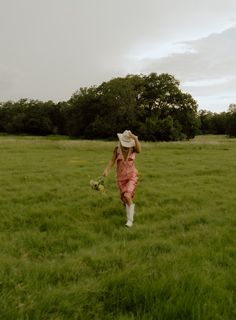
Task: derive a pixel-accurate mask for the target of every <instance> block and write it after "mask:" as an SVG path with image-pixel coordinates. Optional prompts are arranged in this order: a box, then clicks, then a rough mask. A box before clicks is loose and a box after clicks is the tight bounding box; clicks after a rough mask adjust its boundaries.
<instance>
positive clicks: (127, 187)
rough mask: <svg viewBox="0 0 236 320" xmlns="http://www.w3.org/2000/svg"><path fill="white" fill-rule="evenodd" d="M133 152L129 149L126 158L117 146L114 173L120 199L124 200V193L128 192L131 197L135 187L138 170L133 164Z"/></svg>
mask: <svg viewBox="0 0 236 320" xmlns="http://www.w3.org/2000/svg"><path fill="white" fill-rule="evenodd" d="M134 161H135V152H134V151H133V149H131V150H129V153H128V155H127V158H126V160H125V159H124V156H123V153H122V151H121V149H120V147H117V157H116V174H117V185H118V187H119V190H120V197H121V200H122V201H123V202H124V194H125V193H128V194H129V196H130V197H131V198H133V197H134V193H135V188H136V186H137V182H138V170H137V169H136V168H135V165H134Z"/></svg>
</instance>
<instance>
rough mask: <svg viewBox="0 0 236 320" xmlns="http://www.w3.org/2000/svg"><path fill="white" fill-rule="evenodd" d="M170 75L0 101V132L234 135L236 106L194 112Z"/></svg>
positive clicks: (162, 137)
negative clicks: (59, 98) (47, 97)
mask: <svg viewBox="0 0 236 320" xmlns="http://www.w3.org/2000/svg"><path fill="white" fill-rule="evenodd" d="M179 85H180V83H179V81H178V80H176V79H175V77H174V76H172V75H170V74H166V73H163V74H160V75H157V74H156V73H150V74H149V75H127V76H126V77H123V78H122V77H118V78H114V79H111V80H110V81H107V82H103V83H102V84H100V85H98V86H91V87H89V88H80V89H79V90H78V91H76V92H75V93H74V94H73V95H72V96H71V98H70V99H69V100H68V101H63V102H58V103H54V102H53V101H47V102H42V101H39V100H29V99H21V100H19V101H17V102H13V101H7V102H4V103H0V132H6V133H11V134H33V135H49V134H60V135H68V136H71V137H79V138H84V139H112V138H114V137H116V133H117V132H122V131H124V130H125V129H127V128H129V129H130V130H132V131H133V132H135V133H136V134H137V135H139V136H140V137H141V139H142V140H149V141H174V140H183V139H191V138H193V137H194V136H195V135H196V134H208V133H214V134H228V135H230V136H236V129H235V128H236V107H235V105H231V106H230V108H229V111H228V112H223V113H220V114H217V113H211V112H209V111H205V110H200V111H199V112H198V110H197V102H196V101H195V100H194V99H193V98H192V96H191V95H190V94H188V93H184V92H182V91H181V90H180V87H179Z"/></svg>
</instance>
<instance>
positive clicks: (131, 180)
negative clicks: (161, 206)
mask: <svg viewBox="0 0 236 320" xmlns="http://www.w3.org/2000/svg"><path fill="white" fill-rule="evenodd" d="M117 136H118V138H119V144H118V146H117V147H115V149H114V151H113V154H112V158H111V160H110V161H109V163H108V165H107V167H106V169H105V170H104V172H103V175H104V176H107V175H108V174H109V172H110V170H111V168H112V166H113V165H114V163H115V162H116V173H117V175H116V178H117V185H118V187H119V190H120V197H121V200H122V201H123V203H124V205H125V206H126V215H127V222H126V226H127V227H132V225H133V220H134V208H135V204H134V203H133V198H134V193H135V188H136V186H137V182H138V170H137V169H136V168H135V165H134V161H135V154H136V153H140V152H141V145H140V142H139V140H138V137H137V136H135V135H134V134H133V133H132V132H131V131H129V130H125V131H124V132H123V133H118V134H117Z"/></svg>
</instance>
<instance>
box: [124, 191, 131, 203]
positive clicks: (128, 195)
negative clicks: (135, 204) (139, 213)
mask: <svg viewBox="0 0 236 320" xmlns="http://www.w3.org/2000/svg"><path fill="white" fill-rule="evenodd" d="M124 198H125V200H126V202H127V203H130V202H131V201H132V197H131V195H130V194H129V193H127V192H126V193H125V194H124Z"/></svg>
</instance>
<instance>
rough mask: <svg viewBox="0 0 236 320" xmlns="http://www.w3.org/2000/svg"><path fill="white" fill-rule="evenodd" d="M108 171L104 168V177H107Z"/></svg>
mask: <svg viewBox="0 0 236 320" xmlns="http://www.w3.org/2000/svg"><path fill="white" fill-rule="evenodd" d="M108 173H109V171H108V169H107V168H106V169H105V170H104V171H103V176H104V177H107V176H108Z"/></svg>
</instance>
